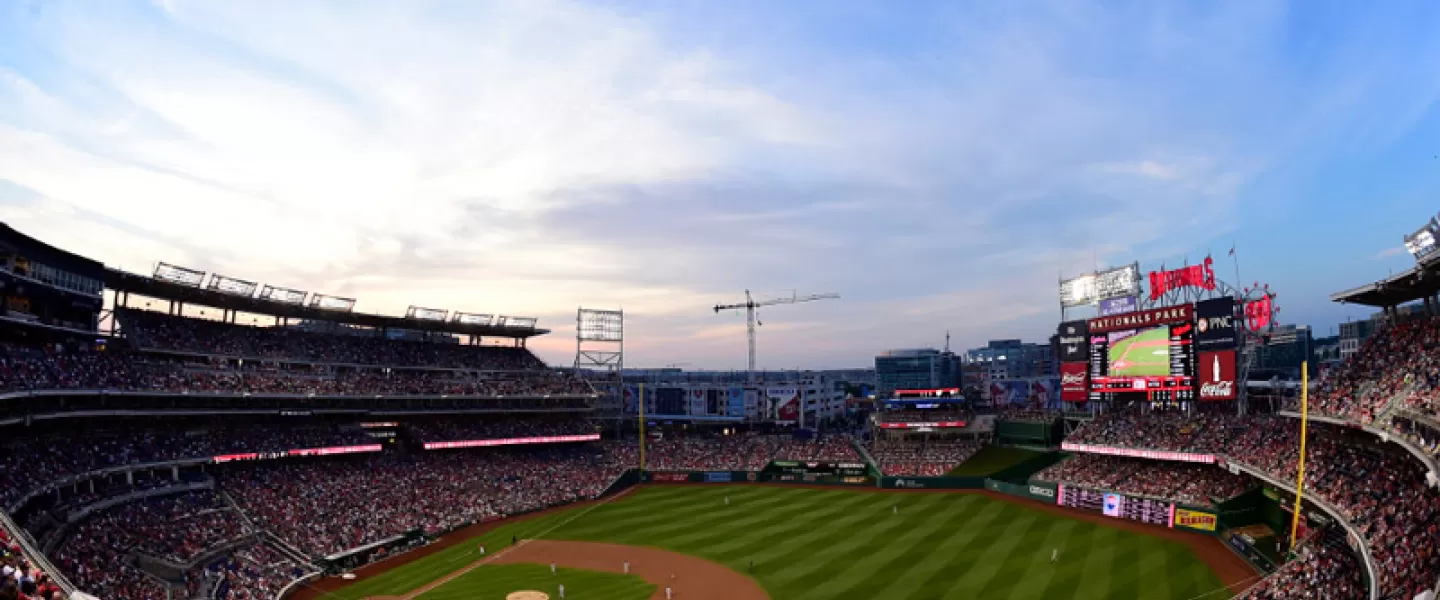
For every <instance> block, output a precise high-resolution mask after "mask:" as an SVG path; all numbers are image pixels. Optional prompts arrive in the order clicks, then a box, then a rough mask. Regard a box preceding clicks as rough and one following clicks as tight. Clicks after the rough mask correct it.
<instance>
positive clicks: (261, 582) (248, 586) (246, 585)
mask: <svg viewBox="0 0 1440 600" xmlns="http://www.w3.org/2000/svg"><path fill="white" fill-rule="evenodd" d="M206 571H207V575H208V577H205V578H203V579H197V580H198V581H204V582H209V581H211V580H214V581H215V582H216V583H215V585H214V587H213V588H210V589H213V590H214V593H213V594H210V595H209V597H210V598H213V599H214V600H274V598H275V597H276V596H278V595H279V593H280V590H282V589H284V588H285V586H286V585H288V584H289V583H290V582H291V581H294V580H295V579H298V578H300V577H301V576H303V575H304V574H305V569H303V568H301V567H300V566H299V565H297V564H295V562H294V561H292V560H290V559H288V558H285V556H284V555H283V554H281V553H280V552H277V551H276V550H275V549H274V548H271V547H270V546H269V545H268V544H256V545H254V546H251V547H249V548H245V549H242V550H237V551H235V552H234V553H233V554H231V555H230V556H227V557H225V558H223V559H220V560H218V561H215V562H214V563H212V564H211V565H209V566H208V567H206ZM192 597H196V596H193V595H192Z"/></svg>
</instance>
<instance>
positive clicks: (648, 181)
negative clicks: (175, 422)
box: [0, 0, 1440, 369]
mask: <svg viewBox="0 0 1440 600" xmlns="http://www.w3.org/2000/svg"><path fill="white" fill-rule="evenodd" d="M1436 73H1440V4H1437V3H1435V2H1428V1H1423V0H1422V1H1414V2H1407V1H1397V2H1382V3H1370V4H1365V3H1355V2H1345V1H1335V2H1326V1H1310V2H1293V3H1286V2H1270V1H1266V0H1245V1H1234V2H1230V1H1222V2H1161V1H1150V0H1142V1H1135V2H1099V3H1088V2H1074V1H1060V0H1057V1H1054V2H1047V1H1025V0H1022V1H1017V2H984V1H978V2H962V1H952V0H945V1H937V2H920V1H916V2H905V3H901V4H895V3H888V2H853V1H844V0H841V1H835V0H823V1H822V0H815V1H800V0H797V1H795V2H765V1H743V0H742V1H733V2H700V1H696V0H671V1H667V2H568V1H563V0H516V1H499V2H480V1H457V2H433V1H424V2H420V1H416V2H408V1H407V2H398V1H397V2H366V1H360V0H344V1H336V2H319V1H314V2H311V1H307V2H290V1H283V2H282V1H264V0H246V1H244V2H240V1H229V2H217V1H207V2H191V1H188V0H155V1H152V2H138V1H137V2H127V1H121V0H117V1H115V2H48V1H39V0H11V1H8V2H0V220H3V221H4V222H6V223H9V224H10V225H11V226H13V227H15V228H17V229H19V230H20V231H22V232H26V233H28V234H30V235H33V236H35V237H38V238H40V239H42V240H45V241H47V242H50V243H52V244H55V245H57V246H60V247H62V248H65V249H68V250H71V251H74V252H77V253H80V254H82V255H85V256H88V257H91V258H95V259H97V260H100V261H102V262H104V263H105V264H106V265H109V266H112V267H117V268H122V269H126V270H130V271H136V272H144V273H149V272H150V271H151V270H152V269H153V268H154V264H155V262H156V261H165V262H169V263H173V264H178V265H184V266H187V267H193V268H197V269H203V270H206V271H213V272H219V273H223V274H225V275H229V276H233V277H238V278H242V279H247V280H252V281H260V282H263V283H268V284H274V285H277V286H282V287H293V288H298V289H303V290H309V291H315V292H321V293H328V294H334V295H341V296H350V297H355V298H357V299H358V304H357V306H356V309H357V310H359V311H364V312H375V313H383V314H401V313H403V312H404V311H405V309H406V307H407V306H409V305H419V306H426V307H434V308H441V309H450V310H460V311H466V312H474V313H491V314H506V315H520V316H533V317H537V318H539V320H540V321H539V324H540V326H541V327H546V328H549V329H552V330H553V333H552V334H550V335H548V336H544V337H543V338H542V339H539V340H536V341H534V342H533V343H532V345H531V347H532V348H534V349H535V350H536V351H537V353H538V354H539V355H540V356H541V357H542V358H544V359H546V360H547V361H549V362H551V363H553V364H568V363H570V362H571V361H572V360H573V356H574V352H575V340H574V322H575V311H576V309H577V308H578V307H582V306H583V307H586V308H602V309H612V308H619V309H623V310H624V311H625V321H626V345H625V352H626V364H627V366H636V367H641V366H649V367H656V366H666V365H678V366H683V367H686V368H697V369H698V368H710V369H736V368H743V367H744V365H745V356H746V354H745V318H744V315H743V314H740V313H736V312H733V311H724V312H720V313H718V314H717V313H715V312H714V311H713V310H712V309H711V307H712V306H714V305H715V304H717V303H730V302H737V301H740V300H742V299H743V297H744V291H745V290H747V289H749V290H752V291H754V292H755V293H756V294H757V295H758V296H759V297H762V298H772V297H779V296H785V295H790V294H793V293H799V294H809V293H836V294H839V295H840V296H841V298H840V299H839V300H827V301H820V302H814V303H809V304H803V305H795V306H780V307H774V308H770V309H762V310H761V317H760V318H761V321H762V323H763V325H762V326H761V327H760V329H759V339H760V343H759V366H761V367H765V368H772V369H780V368H806V369H808V368H825V367H855V366H865V365H869V364H872V362H873V357H874V356H875V354H876V353H877V352H880V351H883V350H886V349H891V348H911V347H939V346H942V345H943V344H944V343H945V334H946V332H947V331H948V332H949V333H950V335H951V336H952V341H951V344H952V347H954V348H968V347H974V346H979V345H983V343H984V342H985V341H986V340H989V339H996V338H1022V339H1026V340H1031V341H1045V340H1046V339H1048V337H1049V335H1050V334H1051V333H1053V332H1054V330H1055V326H1056V323H1057V322H1058V321H1059V319H1060V314H1059V313H1060V311H1059V307H1058V292H1057V281H1058V279H1060V278H1061V277H1062V276H1071V275H1075V274H1079V273H1081V272H1084V271H1086V270H1090V269H1094V268H1096V267H1103V266H1106V265H1119V264H1128V263H1131V262H1135V261H1139V262H1140V264H1141V266H1142V268H1143V269H1146V270H1149V269H1153V268H1156V267H1158V266H1160V265H1162V264H1164V265H1166V266H1175V265H1178V264H1181V263H1183V262H1184V261H1185V260H1187V259H1188V260H1190V261H1191V262H1196V261H1198V260H1200V259H1202V258H1203V257H1204V256H1205V255H1206V254H1213V255H1214V256H1215V257H1216V258H1217V261H1218V263H1219V264H1218V266H1217V274H1218V275H1219V277H1220V278H1221V279H1224V280H1227V281H1232V282H1233V281H1235V278H1234V276H1233V273H1234V271H1235V268H1234V267H1235V265H1232V264H1231V262H1230V261H1229V259H1228V257H1227V251H1228V249H1229V248H1231V247H1234V248H1236V257H1237V259H1238V263H1239V264H1238V267H1239V271H1240V277H1241V279H1240V280H1239V281H1242V282H1243V283H1244V284H1250V283H1253V282H1256V281H1259V282H1265V283H1269V284H1270V285H1271V288H1272V289H1274V290H1275V291H1276V292H1277V294H1278V297H1277V302H1278V304H1279V305H1280V306H1281V307H1282V313H1281V314H1280V320H1282V321H1284V322H1287V323H1301V324H1309V325H1312V326H1313V327H1314V328H1315V330H1316V332H1317V334H1319V335H1325V334H1329V333H1331V332H1333V331H1334V329H1335V326H1336V324H1337V323H1339V322H1342V321H1344V320H1346V319H1350V318H1362V317H1364V316H1366V315H1368V314H1369V312H1370V311H1369V310H1367V309H1364V308H1363V307H1352V306H1342V305H1337V304H1334V303H1332V302H1330V301H1329V296H1330V294H1331V293H1333V292H1336V291H1339V290H1342V289H1347V288H1350V287H1354V286H1358V285H1363V284H1365V283H1368V282H1373V281H1375V280H1377V279H1380V278H1382V277H1384V276H1386V275H1387V274H1388V273H1390V272H1392V271H1400V270H1403V269H1405V268H1407V266H1408V264H1410V263H1412V262H1413V261H1412V260H1411V259H1410V258H1409V257H1408V256H1407V255H1405V253H1404V251H1403V248H1401V242H1402V237H1403V236H1404V234H1406V233H1408V232H1411V231H1413V230H1415V229H1416V228H1418V227H1419V226H1420V225H1421V224H1423V223H1424V222H1425V220H1426V219H1428V218H1429V217H1430V216H1432V215H1434V214H1435V213H1436V212H1437V209H1440V202H1437V200H1440V194H1437V191H1440V141H1437V140H1440V104H1437V100H1440V77H1436V76H1435V74H1436Z"/></svg>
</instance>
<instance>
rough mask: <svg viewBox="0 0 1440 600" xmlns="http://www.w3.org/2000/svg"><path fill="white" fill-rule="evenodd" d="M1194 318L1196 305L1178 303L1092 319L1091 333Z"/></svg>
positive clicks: (1181, 321)
mask: <svg viewBox="0 0 1440 600" xmlns="http://www.w3.org/2000/svg"><path fill="white" fill-rule="evenodd" d="M1193 320H1195V306H1194V305H1193V304H1177V305H1175V306H1166V307H1164V308H1152V309H1150V310H1138V311H1135V312H1132V313H1125V314H1122V315H1110V316H1105V317H1096V318H1094V319H1090V334H1091V335H1094V334H1097V333H1106V332H1110V331H1123V330H1127V329H1145V328H1147V327H1154V326H1157V325H1166V324H1169V323H1187V322H1190V321H1193Z"/></svg>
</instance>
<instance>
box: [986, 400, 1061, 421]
mask: <svg viewBox="0 0 1440 600" xmlns="http://www.w3.org/2000/svg"><path fill="white" fill-rule="evenodd" d="M996 416H997V417H999V418H1001V419H1005V420H1007V421H1038V422H1042V423H1049V422H1052V421H1054V420H1055V419H1059V418H1060V417H1062V416H1064V413H1063V412H1061V411H1058V410H1050V409H1046V408H1036V407H1033V406H1026V405H1023V404H1022V405H1007V406H1004V407H1002V408H1001V409H1000V411H999V412H997V413H996Z"/></svg>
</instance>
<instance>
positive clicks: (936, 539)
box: [880, 497, 1003, 598]
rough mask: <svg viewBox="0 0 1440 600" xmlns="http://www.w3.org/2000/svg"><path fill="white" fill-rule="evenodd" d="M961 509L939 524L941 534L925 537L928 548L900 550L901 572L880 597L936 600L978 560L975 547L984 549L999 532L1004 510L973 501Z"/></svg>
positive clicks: (998, 506) (989, 503)
mask: <svg viewBox="0 0 1440 600" xmlns="http://www.w3.org/2000/svg"><path fill="white" fill-rule="evenodd" d="M957 508H959V509H960V510H958V511H956V512H955V513H954V514H952V515H949V516H946V517H944V520H943V521H941V522H940V523H941V525H942V526H943V529H941V530H940V531H941V532H943V533H944V535H936V536H933V537H930V538H928V540H927V541H930V542H932V543H931V544H930V545H929V546H928V547H911V548H907V549H903V550H902V551H901V552H902V553H901V555H900V556H901V558H902V560H903V561H904V562H903V563H902V569H901V571H900V572H898V573H895V574H894V578H895V581H894V582H893V583H891V584H890V585H889V586H887V587H885V588H883V590H882V591H881V592H880V593H881V594H896V595H899V596H901V597H910V598H938V597H940V596H942V595H943V594H945V593H946V591H948V590H949V589H950V588H951V587H953V586H954V584H955V580H956V578H957V577H958V576H959V574H960V573H961V572H963V571H964V570H965V569H966V568H967V567H966V565H968V564H970V563H972V562H973V561H974V560H977V559H979V558H980V554H979V553H978V552H976V551H975V550H976V549H977V548H983V547H987V546H988V545H989V544H990V541H991V539H990V536H991V535H993V533H994V532H995V531H997V530H998V529H999V526H1000V522H999V521H997V519H999V518H1000V515H1001V514H1002V512H1003V511H1002V510H998V509H1000V508H1003V506H1001V505H997V504H996V503H992V502H987V501H983V500H981V499H980V498H978V497H977V498H974V499H972V500H971V501H970V502H967V503H965V504H964V505H963V506H957Z"/></svg>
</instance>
